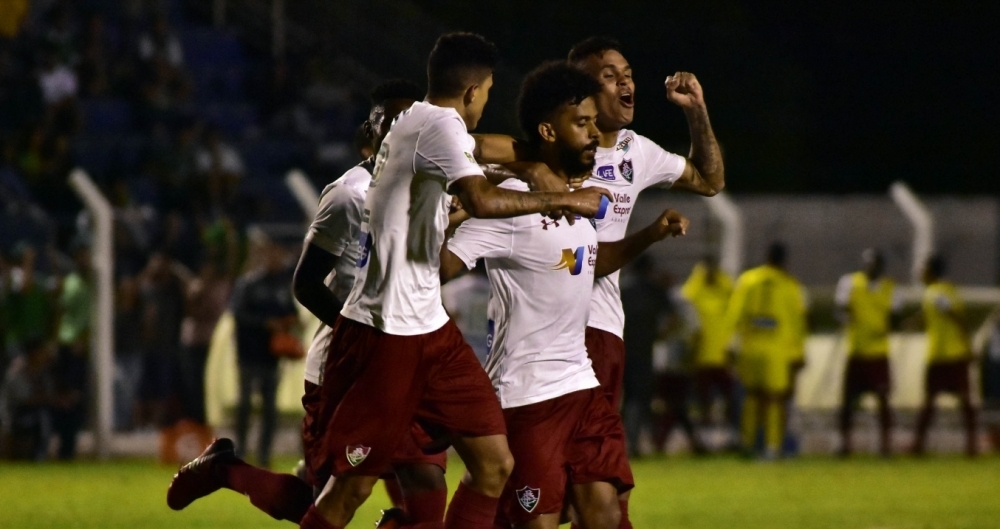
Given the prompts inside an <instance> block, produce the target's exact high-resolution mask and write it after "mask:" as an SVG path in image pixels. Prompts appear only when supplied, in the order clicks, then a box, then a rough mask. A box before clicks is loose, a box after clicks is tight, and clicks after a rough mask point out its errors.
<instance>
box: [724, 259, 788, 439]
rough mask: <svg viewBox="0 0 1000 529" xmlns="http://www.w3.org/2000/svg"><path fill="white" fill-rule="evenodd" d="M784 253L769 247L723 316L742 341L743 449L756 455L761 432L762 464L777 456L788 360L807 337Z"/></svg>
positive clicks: (740, 281) (739, 366)
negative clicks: (786, 267)
mask: <svg viewBox="0 0 1000 529" xmlns="http://www.w3.org/2000/svg"><path fill="white" fill-rule="evenodd" d="M786 254H787V252H786V249H785V246H784V245H783V244H781V243H773V244H772V245H771V246H770V247H769V248H768V251H767V262H766V263H765V264H764V265H762V266H758V267H757V268H753V269H750V270H747V271H746V272H743V274H742V275H740V277H739V279H737V281H736V286H735V287H734V290H733V297H732V300H731V301H730V303H729V308H728V309H727V313H726V321H727V328H728V329H733V330H735V332H736V335H737V336H738V338H739V340H740V355H739V359H738V360H737V370H738V372H739V375H740V379H741V380H742V382H743V384H744V385H745V386H746V389H747V396H746V400H745V401H744V405H743V418H742V423H743V424H742V437H743V450H744V451H745V452H746V453H747V454H753V453H755V449H756V444H757V435H758V432H759V431H760V430H763V431H764V451H763V454H762V456H763V458H764V459H775V458H777V457H779V456H780V454H781V446H782V442H783V440H784V435H785V409H784V408H785V403H786V399H787V398H788V396H789V392H790V390H791V388H792V383H791V378H792V376H793V369H792V367H791V361H792V360H793V359H794V358H795V357H797V356H798V355H799V354H800V353H801V351H802V337H803V336H804V334H805V300H804V299H803V295H802V294H803V293H802V289H801V287H800V286H799V285H798V282H797V281H795V279H794V278H792V277H791V276H790V275H788V273H787V272H785V262H786Z"/></svg>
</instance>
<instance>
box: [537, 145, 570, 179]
mask: <svg viewBox="0 0 1000 529" xmlns="http://www.w3.org/2000/svg"><path fill="white" fill-rule="evenodd" d="M538 159H539V161H540V162H542V163H544V164H545V165H547V166H549V169H551V170H552V172H553V173H555V175H556V176H558V177H559V178H561V179H563V180H564V181H565V182H566V183H567V184H568V183H569V179H570V176H571V175H570V174H569V172H568V171H566V168H564V167H563V165H562V161H561V160H560V159H559V152H558V151H557V150H556V149H544V148H543V149H539V150H538Z"/></svg>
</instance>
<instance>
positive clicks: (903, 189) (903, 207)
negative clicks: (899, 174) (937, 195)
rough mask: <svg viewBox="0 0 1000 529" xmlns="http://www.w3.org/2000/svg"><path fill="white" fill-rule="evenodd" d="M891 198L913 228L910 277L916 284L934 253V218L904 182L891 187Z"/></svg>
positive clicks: (895, 183)
mask: <svg viewBox="0 0 1000 529" xmlns="http://www.w3.org/2000/svg"><path fill="white" fill-rule="evenodd" d="M889 196H890V197H892V201H893V202H895V203H896V206H897V207H898V208H899V209H900V211H902V212H903V215H905V216H906V218H907V220H909V221H910V224H911V225H912V226H913V257H912V259H913V263H912V264H911V267H910V275H911V279H912V281H913V282H914V283H919V282H920V274H921V271H922V270H923V266H924V263H925V262H927V258H928V257H930V256H931V253H933V252H934V216H933V215H931V212H930V210H928V209H927V206H925V205H924V203H923V202H921V201H920V199H919V198H918V197H917V195H916V194H914V193H913V191H912V190H911V189H910V188H909V186H907V185H906V184H905V183H903V182H893V184H892V186H890V187H889Z"/></svg>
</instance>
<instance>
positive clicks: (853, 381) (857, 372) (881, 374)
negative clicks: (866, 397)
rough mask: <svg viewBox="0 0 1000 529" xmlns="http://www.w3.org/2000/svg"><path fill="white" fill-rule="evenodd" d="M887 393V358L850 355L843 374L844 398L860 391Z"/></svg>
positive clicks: (852, 396) (850, 397)
mask: <svg viewBox="0 0 1000 529" xmlns="http://www.w3.org/2000/svg"><path fill="white" fill-rule="evenodd" d="M868 392H872V393H878V394H888V393H889V359H888V358H858V357H851V358H850V359H849V360H848V361H847V372H846V374H845V376H844V396H845V400H851V399H853V398H854V397H855V396H857V395H860V394H862V393H868Z"/></svg>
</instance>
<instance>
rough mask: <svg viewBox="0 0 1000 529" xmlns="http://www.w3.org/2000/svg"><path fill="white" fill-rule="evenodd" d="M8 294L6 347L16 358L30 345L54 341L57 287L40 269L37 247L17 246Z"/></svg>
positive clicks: (25, 244) (23, 242) (21, 244)
mask: <svg viewBox="0 0 1000 529" xmlns="http://www.w3.org/2000/svg"><path fill="white" fill-rule="evenodd" d="M12 254H13V255H12V257H13V266H12V267H11V269H10V276H9V277H10V284H9V285H8V292H7V307H8V308H7V348H8V350H9V351H10V352H11V353H12V356H16V355H18V354H20V353H22V352H24V351H25V347H24V344H26V343H28V342H38V341H46V340H49V339H51V338H52V336H53V334H54V331H55V324H56V307H55V299H54V293H53V287H54V285H53V284H52V282H50V281H49V280H48V278H46V277H45V276H44V275H42V273H41V272H40V271H39V270H38V269H37V268H38V267H37V266H36V262H37V253H36V252H35V248H34V247H32V246H31V245H30V244H28V243H27V242H25V241H21V242H19V243H18V244H16V245H15V246H14V251H13V252H12Z"/></svg>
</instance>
